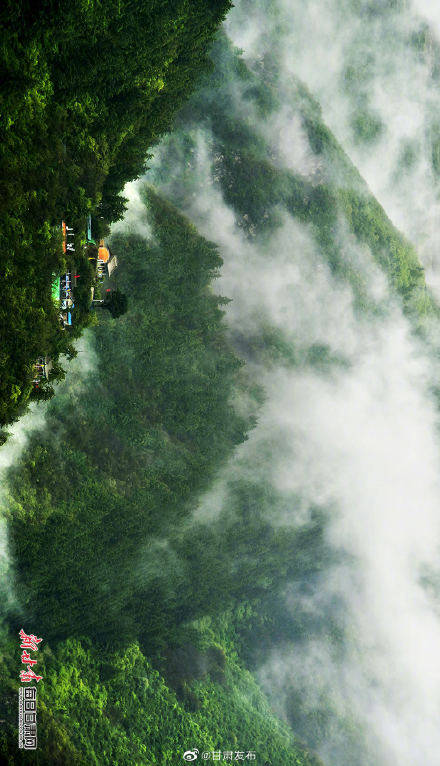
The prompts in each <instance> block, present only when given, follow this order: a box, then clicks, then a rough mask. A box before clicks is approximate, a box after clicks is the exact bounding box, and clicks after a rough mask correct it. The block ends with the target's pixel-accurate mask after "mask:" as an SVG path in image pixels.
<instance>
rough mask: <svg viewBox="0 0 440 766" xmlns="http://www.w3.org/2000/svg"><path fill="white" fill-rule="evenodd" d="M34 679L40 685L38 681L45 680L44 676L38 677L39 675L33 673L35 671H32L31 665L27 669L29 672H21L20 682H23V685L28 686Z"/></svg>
mask: <svg viewBox="0 0 440 766" xmlns="http://www.w3.org/2000/svg"><path fill="white" fill-rule="evenodd" d="M33 678H34V679H35V680H36V682H37V683H38V681H41V679H42V678H43V676H37V675H35V673H34V671H33V670H32V668H31V667H30V665H28V669H27V670H22V671H21V673H20V681H21V683H22V684H23V683H25V684H27V683H29V681H31V680H32V679H33Z"/></svg>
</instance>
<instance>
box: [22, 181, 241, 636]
mask: <svg viewBox="0 0 440 766" xmlns="http://www.w3.org/2000/svg"><path fill="white" fill-rule="evenodd" d="M149 204H150V209H151V215H152V224H153V230H154V233H155V240H156V242H157V245H151V244H150V245H148V246H147V245H146V243H145V241H143V240H142V239H141V238H139V237H118V238H115V239H114V242H113V248H114V250H115V252H117V253H118V256H119V258H120V262H121V265H120V267H119V269H118V279H117V283H118V286H120V287H121V288H122V289H123V290H124V292H127V293H128V294H129V295H130V307H129V311H128V313H127V314H126V315H125V316H124V317H123V318H121V319H120V320H118V322H115V321H114V320H112V319H109V320H108V321H106V322H105V323H103V324H102V326H100V327H98V328H97V329H96V331H95V332H96V348H97V350H98V352H99V358H100V366H99V371H98V375H97V377H96V378H95V379H94V380H93V382H92V383H91V385H90V386H89V388H88V390H87V392H86V393H84V394H83V395H82V398H81V400H80V401H79V402H77V401H74V402H70V401H69V399H68V397H64V398H63V397H62V396H61V395H60V397H58V398H57V401H56V402H55V405H54V407H53V408H52V410H51V414H50V426H51V428H50V430H49V433H48V436H47V438H46V439H44V440H43V441H42V442H41V444H40V445H38V444H37V443H35V444H34V446H33V448H32V449H31V451H30V453H29V460H28V461H27V462H26V464H25V467H24V474H23V473H22V472H21V471H20V473H19V474H18V475H17V479H16V481H14V486H15V490H14V497H15V501H16V503H17V506H16V510H15V511H14V513H13V518H12V522H11V523H12V527H11V529H12V542H13V546H14V550H15V554H16V556H17V560H18V561H19V565H18V579H19V581H21V583H22V587H23V591H22V597H23V599H24V600H23V602H22V603H23V604H24V605H26V606H25V608H26V610H30V615H32V613H35V614H36V613H37V611H38V615H39V616H38V621H39V624H40V625H41V626H42V627H41V629H42V630H44V632H45V633H46V635H47V636H49V637H50V636H56V637H66V636H68V635H70V634H72V633H73V634H76V635H78V634H82V633H84V632H85V631H87V632H88V633H90V634H92V635H95V636H96V635H98V634H99V635H104V634H112V635H114V634H116V633H117V634H118V635H130V636H132V635H133V634H134V635H136V634H137V632H138V631H139V627H140V625H143V626H145V627H146V623H144V622H143V621H139V619H137V618H136V615H137V614H139V613H143V607H142V606H141V605H140V604H139V600H140V598H141V595H142V591H143V589H145V588H147V587H148V588H149V587H152V581H151V578H150V577H149V575H148V573H146V574H145V578H146V579H145V582H143V581H142V576H141V575H142V566H143V564H142V560H143V558H144V555H143V554H142V551H143V550H144V549H145V546H146V545H147V542H148V540H149V538H151V536H159V537H160V535H161V534H162V533H163V532H164V530H166V531H167V532H168V531H169V524H170V520H171V519H172V520H173V523H177V521H178V519H181V518H183V517H184V516H185V515H187V513H188V511H189V507H188V505H187V504H188V501H189V500H190V498H191V497H192V496H193V494H194V492H196V491H199V490H200V489H201V488H203V487H204V486H206V483H207V482H208V481H209V479H210V476H211V475H212V471H213V470H214V469H215V468H216V467H217V466H218V465H219V464H221V462H222V461H223V460H224V459H225V457H226V456H227V455H228V454H229V452H230V450H231V449H232V447H233V446H234V445H235V444H237V443H239V442H241V441H243V439H244V434H245V429H246V427H247V426H248V425H249V424H248V423H247V422H246V421H245V420H244V419H243V418H242V417H239V416H238V415H237V414H235V412H234V411H233V409H232V407H231V405H230V403H229V398H230V396H231V394H232V384H233V382H234V381H235V380H236V379H237V375H238V373H239V369H240V363H239V362H238V360H237V359H236V358H235V357H234V356H233V354H232V353H231V351H230V350H229V349H228V347H227V344H226V341H225V338H224V331H223V328H222V310H221V304H222V302H223V300H222V299H219V298H218V297H217V296H215V295H214V294H213V293H212V292H211V291H210V288H209V282H210V280H211V278H212V277H213V276H214V275H215V273H216V271H217V269H218V267H219V266H220V264H221V260H220V258H219V256H218V254H217V251H216V248H215V246H214V245H212V244H211V243H209V242H206V241H205V240H203V239H202V238H201V237H200V236H199V235H198V234H197V232H196V231H195V229H194V228H193V227H192V226H191V225H190V224H189V223H188V222H187V221H185V219H183V218H182V217H181V216H179V214H178V213H177V211H176V210H174V209H173V208H171V207H170V206H169V205H168V204H167V203H165V202H164V201H162V200H161V199H160V198H158V197H157V196H155V195H154V194H153V193H150V195H149ZM171 222H172V223H171ZM52 429H53V430H56V431H57V432H60V431H61V432H64V433H65V436H64V437H63V438H62V439H61V440H57V441H54V440H53V439H52V438H51V436H50V434H51V433H52ZM64 429H66V431H64ZM24 477H26V478H24ZM67 477H68V479H67ZM66 479H67V481H66ZM31 487H33V488H34V487H36V490H35V489H31ZM72 498H74V505H73V506H72ZM159 553H160V549H159V552H157V553H156V554H154V555H159ZM145 555H146V556H147V560H148V554H145ZM163 555H164V556H166V555H167V554H166V550H165V551H164V553H163ZM29 571H32V573H33V574H32V586H31V587H30V588H28V587H27V585H26V583H29V579H28V574H26V573H29ZM106 593H107V594H109V595H108V596H106V595H105V594H106ZM133 594H135V595H133ZM144 600H145V598H144ZM145 605H146V606H147V602H146V601H145ZM170 609H172V610H175V607H171V606H170V605H169V606H166V605H165V606H164V604H163V603H162V602H160V601H159V602H158V603H156V606H155V607H154V606H153V607H152V608H151V607H150V609H149V610H147V611H149V612H150V617H149V619H150V621H151V620H153V617H154V614H155V610H156V612H157V619H162V616H163V615H164V614H166V613H167V612H169V611H170ZM30 619H31V617H30Z"/></svg>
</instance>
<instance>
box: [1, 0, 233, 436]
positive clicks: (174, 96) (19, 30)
mask: <svg viewBox="0 0 440 766" xmlns="http://www.w3.org/2000/svg"><path fill="white" fill-rule="evenodd" d="M229 6H230V3H229V0H219V1H218V2H215V1H214V2H209V3H206V2H204V0H200V2H191V3H187V2H183V1H182V0H170V2H166V3H163V2H154V1H153V0H151V1H149V2H131V0H130V1H128V0H127V2H125V1H124V0H122V2H121V0H118V1H117V2H116V0H114V1H113V0H111V2H105V3H99V2H90V3H83V2H80V0H77V1H76V0H75V1H74V2H61V3H59V2H57V3H52V2H49V3H47V2H41V3H40V2H36V3H27V2H17V3H15V2H5V3H3V4H2V8H1V10H0V39H1V53H0V74H1V81H2V89H1V94H0V99H1V100H0V112H1V118H0V120H1V122H0V142H1V143H0V183H1V192H2V193H1V207H0V339H1V355H0V427H1V426H5V425H7V424H8V423H11V422H13V421H14V420H15V419H16V417H17V416H18V415H20V414H22V413H23V411H24V409H25V406H26V402H27V401H28V400H29V397H32V396H35V390H34V389H33V387H32V378H33V365H34V363H35V361H36V359H37V358H38V357H41V356H48V357H50V358H51V359H52V360H53V361H54V362H57V360H58V357H59V355H60V354H67V355H69V356H72V355H74V353H75V352H74V347H73V345H72V336H73V337H77V336H78V335H80V334H81V332H82V330H83V328H84V327H85V326H87V325H88V324H90V322H91V320H92V315H91V314H90V310H89V302H87V299H88V296H89V295H90V286H91V285H92V284H93V274H92V273H91V271H90V269H89V260H88V258H87V256H84V248H85V244H86V220H87V216H88V215H89V214H91V215H92V216H93V234H94V236H95V238H99V237H100V236H101V235H102V233H103V232H105V231H106V230H108V224H109V223H111V222H112V221H115V220H117V219H118V218H120V217H121V216H122V214H123V210H124V199H123V197H122V196H121V195H120V192H121V191H122V189H123V187H124V184H125V183H126V182H127V181H130V180H131V179H133V178H136V177H137V176H138V175H139V174H140V173H141V172H142V171H143V168H144V167H145V162H146V161H147V159H148V148H149V147H150V146H152V145H153V144H155V143H156V142H157V141H158V139H159V137H160V136H161V135H162V134H163V132H164V131H166V130H168V129H169V127H170V125H171V120H172V117H173V115H174V114H175V112H176V110H177V109H178V108H179V106H180V105H181V104H182V102H183V101H184V99H185V98H187V97H188V95H189V93H190V92H191V90H192V88H193V87H194V83H195V81H196V80H197V77H198V76H199V74H200V73H201V72H202V71H203V70H204V69H205V68H206V66H207V58H206V50H207V46H208V44H209V42H210V40H211V38H212V35H213V33H214V31H215V30H216V28H217V27H218V25H219V23H220V22H221V20H222V19H223V17H224V15H225V13H226V12H227V10H228V8H229ZM62 220H65V221H67V223H68V225H69V227H70V229H71V230H72V231H73V232H74V234H75V240H74V243H75V246H74V247H73V248H72V250H71V251H70V252H69V251H68V252H67V253H65V252H64V253H63V248H62V242H61V221H62ZM73 253H75V258H73ZM69 268H76V270H77V273H78V274H79V275H80V278H81V282H80V292H81V294H82V295H81V296H79V295H78V294H77V296H76V297H77V303H76V307H75V322H74V326H73V327H72V328H71V329H69V330H68V331H67V332H63V328H62V327H61V326H60V322H59V318H58V311H57V308H56V306H55V305H54V301H53V300H52V297H51V289H52V282H53V280H54V277H55V276H56V275H59V274H61V273H62V272H63V271H66V269H69ZM80 300H81V302H82V303H83V304H84V305H83V306H82V307H80V306H79V305H78V304H79V301H80ZM80 309H81V310H80ZM54 373H55V370H54ZM61 374H62V371H61V370H60V368H59V365H57V377H58V378H59V377H60V376H61ZM53 376H54V377H55V379H57V377H56V376H55V375H53ZM49 393H50V392H49Z"/></svg>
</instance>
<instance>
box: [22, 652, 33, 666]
mask: <svg viewBox="0 0 440 766" xmlns="http://www.w3.org/2000/svg"><path fill="white" fill-rule="evenodd" d="M21 661H22V663H23V665H35V664H36V662H37V660H33V659H32V657H31V655H30V654H29V652H22V653H21Z"/></svg>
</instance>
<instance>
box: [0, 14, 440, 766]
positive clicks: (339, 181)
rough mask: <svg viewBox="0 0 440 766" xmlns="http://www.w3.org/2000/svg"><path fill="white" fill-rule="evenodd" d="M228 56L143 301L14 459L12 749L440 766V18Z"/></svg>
mask: <svg viewBox="0 0 440 766" xmlns="http://www.w3.org/2000/svg"><path fill="white" fill-rule="evenodd" d="M209 57H210V59H211V62H212V63H211V67H210V69H209V71H205V72H204V73H203V74H200V73H198V79H197V82H196V87H195V89H194V92H193V93H192V95H191V96H190V97H189V98H187V99H186V101H185V103H184V104H183V105H182V106H181V108H180V110H179V112H178V113H177V115H176V117H175V119H174V122H173V125H172V129H170V130H168V132H166V133H164V135H163V136H162V138H161V139H160V141H159V139H158V138H157V141H156V143H155V145H154V148H153V149H151V150H150V154H151V155H152V156H150V158H149V159H148V166H149V167H148V169H147V170H146V171H145V173H142V174H141V175H140V177H139V178H136V179H135V180H130V181H129V183H127V184H126V186H125V189H124V192H123V193H124V197H125V198H126V210H125V213H124V215H123V217H122V218H121V219H120V220H117V221H116V220H114V219H112V220H113V223H112V226H111V229H110V234H109V243H110V247H111V249H112V252H114V253H115V254H116V255H117V259H118V267H117V270H116V271H115V273H114V275H112V284H114V286H115V287H116V288H117V289H118V290H121V291H122V292H123V293H124V294H125V295H127V297H128V310H127V312H126V313H125V314H124V315H123V316H120V317H119V318H112V317H111V316H108V317H103V318H100V321H99V323H95V324H94V325H93V326H89V327H88V328H87V329H86V330H85V332H84V333H83V334H82V336H81V337H80V338H79V339H78V340H77V341H75V343H76V351H77V355H76V357H75V358H74V359H72V360H71V361H67V360H66V373H67V374H66V378H65V380H63V381H60V382H59V383H57V384H56V386H55V395H54V396H53V398H52V399H51V400H50V401H47V402H44V403H42V404H38V405H37V404H33V405H32V406H31V408H30V410H29V411H28V412H27V413H26V414H24V415H23V416H22V417H21V418H20V419H19V420H18V421H17V422H16V423H15V424H13V425H11V426H10V427H8V428H9V431H10V435H9V438H8V440H7V441H6V443H5V444H4V445H3V446H2V447H0V508H1V518H0V522H1V526H0V593H1V595H2V599H1V614H0V616H1V634H0V649H1V651H0V678H1V685H2V687H3V688H2V697H1V700H0V718H1V719H2V721H3V722H4V723H3V724H1V728H0V753H1V754H2V756H3V757H4V758H5V759H8V760H5V762H7V763H9V764H22V763H29V762H31V761H32V760H35V762H36V763H39V764H46V763H48V764H51V763H54V764H65V763H69V764H81V765H82V764H87V765H89V764H98V765H100V764H118V765H119V764H120V765H121V766H125V765H127V766H129V764H130V765H131V764H139V765H140V764H142V765H143V764H145V765H146V766H150V764H151V765H152V764H159V765H160V766H162V765H163V766H165V765H167V764H169V765H170V766H171V765H172V764H177V763H181V762H183V761H184V760H196V761H199V760H202V759H203V760H224V761H227V760H230V761H233V760H235V761H237V760H243V761H246V760H247V761H249V760H255V762H256V763H258V764H261V766H283V765H284V764H285V766H291V765H294V766H413V765H414V764H423V765H424V766H436V764H437V763H438V755H437V753H438V751H439V750H440V730H439V727H438V716H439V712H440V652H439V649H438V647H439V646H440V434H439V425H440V409H439V408H440V386H439V381H440V308H439V307H440V258H439V249H438V248H439V245H440V236H439V231H438V228H437V227H438V220H439V211H440V203H439V191H440V185H439V182H440V90H439V86H440V13H439V12H437V11H435V10H434V9H433V8H432V4H431V3H429V2H423V0H415V2H413V3H410V2H407V1H406V0H386V1H385V0H384V1H383V2H378V1H376V0H343V2H338V1H337V0H308V1H307V2H303V3H301V2H299V0H275V1H274V2H273V1H271V0H256V1H254V0H237V2H236V3H235V7H233V8H232V9H231V10H230V11H229V13H228V15H227V17H226V20H225V21H224V22H223V25H222V27H221V28H220V29H219V31H218V32H217V34H216V36H215V39H214V41H213V44H212V45H211V46H210V47H209ZM162 132H163V131H162ZM147 149H148V146H146V147H145V156H146V155H147ZM137 175H139V173H138V174H137ZM127 180H128V179H127ZM121 204H122V203H121ZM115 218H116V216H115ZM20 628H24V630H25V631H27V632H33V633H37V634H38V636H42V637H43V639H44V642H43V643H42V645H41V647H40V649H39V650H38V669H39V672H40V673H41V675H42V677H43V679H42V680H41V682H39V683H38V705H39V707H38V711H39V712H38V716H39V718H38V720H39V729H38V731H39V751H38V753H37V754H35V755H34V754H29V753H25V752H23V750H19V749H18V747H17V746H16V740H17V734H16V727H17V721H16V718H17V716H16V707H17V688H18V686H19V683H18V680H19V675H18V672H19V653H18V640H17V635H18V631H19V629H20ZM187 753H189V754H190V755H191V754H193V755H194V757H186V755H185V754H187ZM237 754H238V755H237ZM33 755H34V758H32V756H33ZM217 755H218V756H219V757H217ZM37 757H38V760H37Z"/></svg>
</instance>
